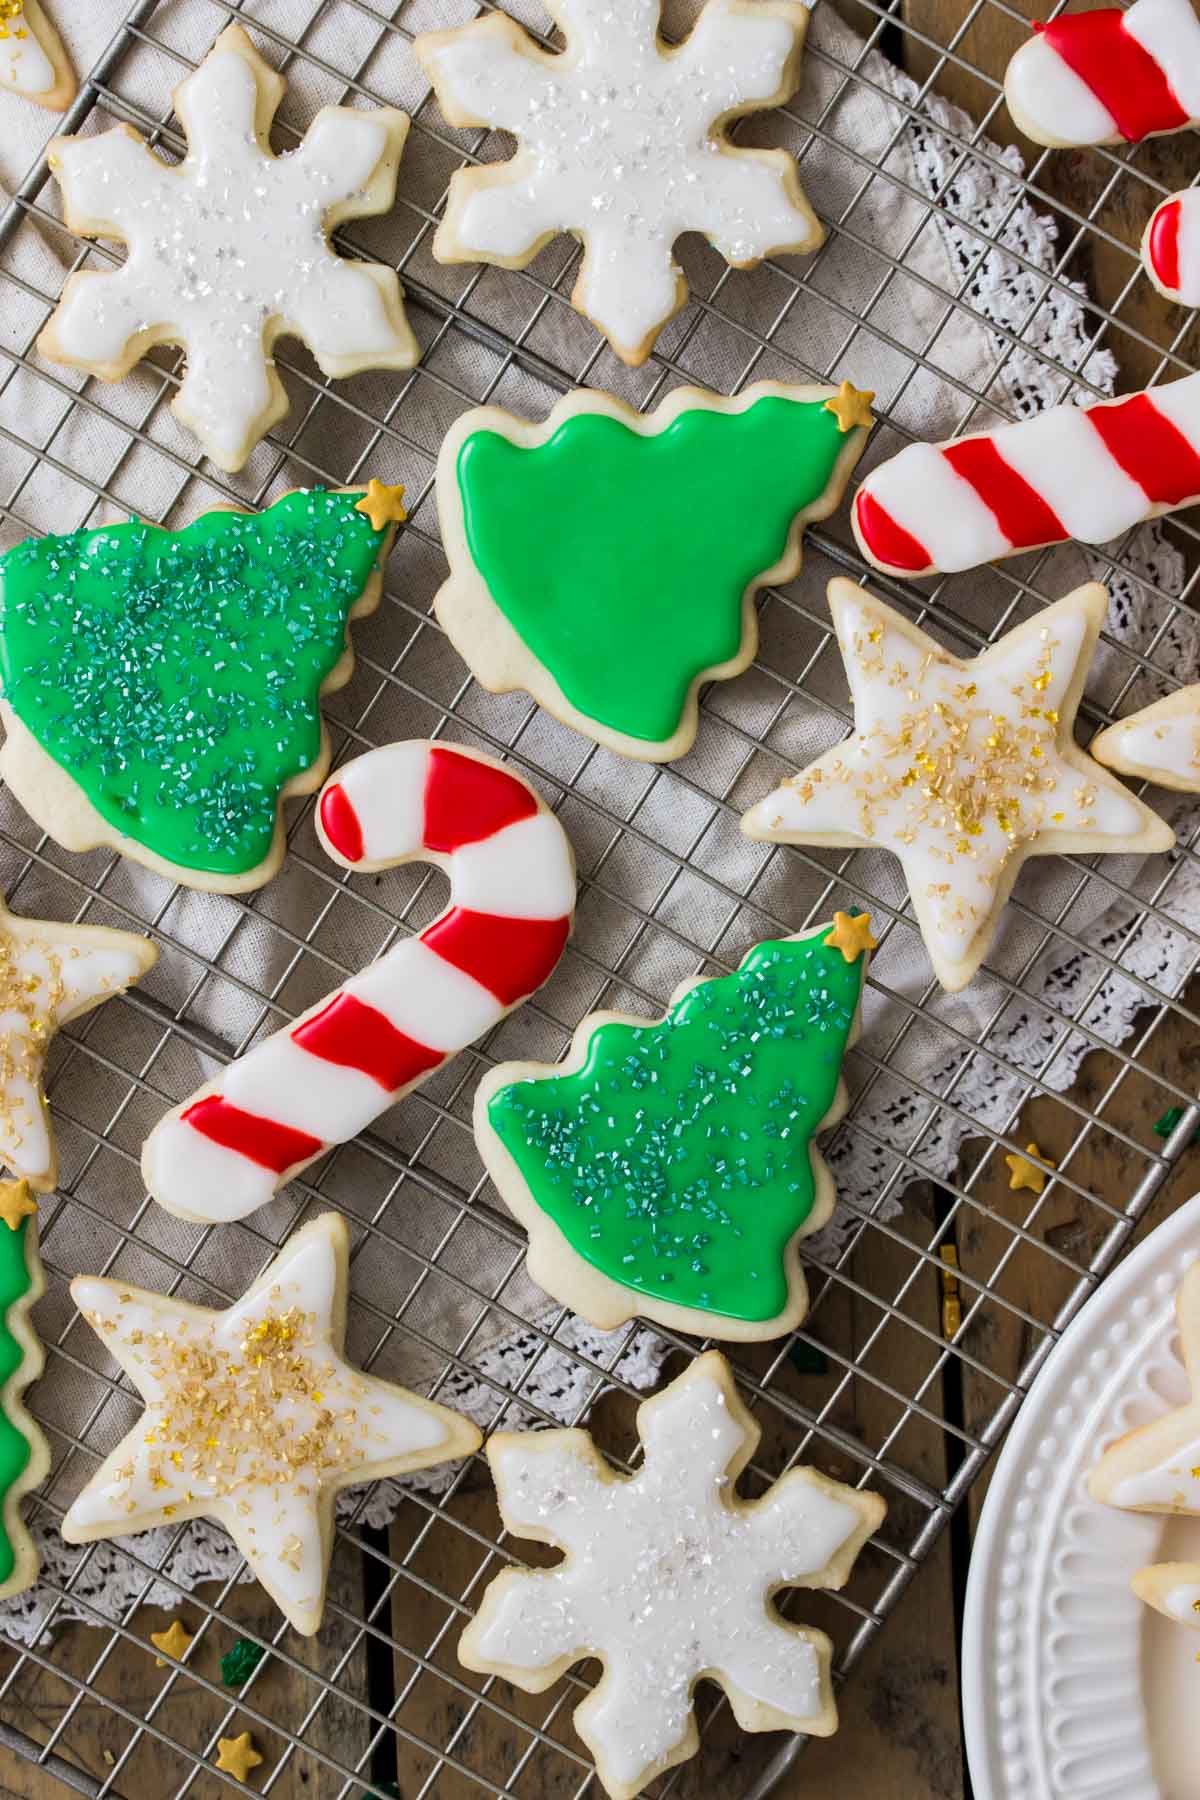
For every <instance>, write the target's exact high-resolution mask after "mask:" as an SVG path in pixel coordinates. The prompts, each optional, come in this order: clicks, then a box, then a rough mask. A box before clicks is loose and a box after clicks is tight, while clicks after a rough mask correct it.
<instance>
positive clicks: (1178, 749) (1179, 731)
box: [1088, 682, 1200, 794]
mask: <svg viewBox="0 0 1200 1800" xmlns="http://www.w3.org/2000/svg"><path fill="white" fill-rule="evenodd" d="M1088 748H1089V749H1090V751H1091V754H1092V755H1093V756H1094V757H1095V759H1096V761H1097V762H1100V763H1103V764H1104V766H1105V767H1106V768H1108V769H1116V770H1117V771H1118V772H1119V773H1120V774H1122V775H1133V776H1137V777H1140V779H1141V780H1143V781H1153V782H1154V783H1155V785H1156V786H1158V787H1164V788H1175V789H1177V790H1178V791H1179V792H1180V793H1182V794H1200V682H1197V683H1195V684H1193V686H1191V687H1185V688H1180V689H1179V691H1178V693H1175V694H1168V695H1167V697H1166V699H1165V700H1156V701H1155V702H1154V704H1153V705H1152V706H1145V707H1143V708H1142V710H1141V712H1137V713H1133V714H1132V715H1131V716H1130V717H1129V718H1128V719H1122V720H1121V721H1120V722H1119V724H1116V725H1110V726H1109V728H1108V730H1107V731H1102V732H1101V733H1100V735H1099V736H1098V737H1095V738H1093V739H1092V742H1091V744H1090V745H1089V746H1088Z"/></svg>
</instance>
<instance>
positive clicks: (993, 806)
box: [742, 578, 1175, 991]
mask: <svg viewBox="0 0 1200 1800" xmlns="http://www.w3.org/2000/svg"><path fill="white" fill-rule="evenodd" d="M829 604H830V607H831V609H832V612H833V619H834V625H835V627H836V630H837V638H838V646H839V648H840V650H841V653H842V658H843V661H844V662H845V665H846V674H847V677H848V679H849V683H850V695H851V700H852V702H853V706H854V727H853V730H852V732H851V734H850V736H849V737H848V738H845V739H843V740H842V741H841V742H840V743H839V744H836V745H835V746H834V747H833V748H832V749H831V750H827V751H826V752H825V754H824V755H823V756H821V757H819V758H818V759H817V761H816V762H814V763H812V764H810V765H809V767H808V768H806V769H802V770H801V771H800V772H799V773H798V774H795V775H790V776H788V777H787V778H786V779H785V780H784V781H782V782H781V783H780V785H779V786H778V787H777V788H776V789H775V791H774V793H772V794H769V795H768V796H767V798H766V799H765V800H760V801H759V802H758V804H757V805H756V806H753V807H751V809H750V811H749V812H748V813H747V814H746V815H745V818H744V819H743V821H742V829H743V830H744V831H745V832H746V834H747V836H749V837H752V838H757V839H760V840H762V841H765V842H768V843H777V844H815V845H823V846H829V847H833V848H845V849H852V848H855V847H857V846H860V845H871V846H875V847H878V848H881V849H886V850H890V851H891V852H892V853H893V854H894V855H895V856H897V857H898V858H899V860H900V863H901V866H902V868H903V870H904V874H905V878H906V880H907V882H908V890H909V894H910V896H911V901H912V907H913V911H914V913H915V914H916V918H917V923H918V925H919V926H920V929H921V935H922V937H923V938H924V940H925V946H926V948H927V950H928V951H929V957H930V961H931V962H932V964H933V967H934V971H935V973H936V974H937V977H938V980H939V981H940V982H941V983H942V986H943V987H945V988H947V989H949V990H951V991H954V990H956V989H958V988H962V987H965V986H966V984H967V982H968V981H970V979H971V977H972V976H973V975H974V973H975V971H976V970H977V969H978V967H979V965H980V963H981V962H982V961H983V959H984V957H985V956H986V955H987V953H988V950H989V948H990V947H991V944H992V941H993V939H994V937H995V934H996V930H997V927H998V925H999V922H1000V917H1001V914H1002V912H1003V910H1004V905H1005V902H1006V901H1007V899H1008V896H1009V894H1010V893H1011V891H1012V887H1013V884H1014V882H1015V881H1016V879H1017V876H1018V874H1019V873H1020V870H1021V867H1022V864H1023V863H1024V862H1025V860H1026V858H1027V857H1030V856H1046V855H1051V854H1080V855H1087V854H1089V853H1094V852H1096V851H1098V850H1103V851H1109V852H1113V853H1116V852H1126V851H1143V852H1148V851H1159V850H1169V849H1170V847H1171V845H1172V844H1173V843H1174V841H1175V834H1174V833H1173V832H1172V830H1171V829H1170V827H1169V826H1168V825H1166V824H1165V823H1164V822H1163V821H1162V820H1161V819H1160V818H1159V817H1158V815H1157V814H1156V813H1154V812H1152V811H1151V810H1150V808H1149V807H1148V806H1145V805H1143V804H1142V802H1141V801H1140V800H1137V799H1135V798H1134V796H1133V795H1132V794H1131V793H1130V792H1129V790H1128V789H1127V788H1125V787H1124V786H1122V784H1121V783H1120V782H1119V781H1117V780H1116V779H1115V777H1113V776H1111V775H1109V774H1108V773H1107V771H1106V770H1105V769H1103V768H1101V766H1100V764H1099V763H1097V762H1094V761H1092V759H1091V758H1090V757H1089V756H1087V755H1086V754H1085V753H1084V751H1082V750H1081V749H1080V748H1079V746H1078V745H1077V744H1076V742H1075V738H1074V734H1073V730H1074V723H1075V712H1076V708H1077V707H1078V705H1079V700H1080V696H1081V695H1082V693H1083V685H1084V681H1085V679H1086V676H1087V671H1088V666H1089V664H1090V662H1091V660H1092V654H1093V652H1094V650H1095V646H1096V640H1097V638H1098V637H1099V633H1100V627H1101V625H1102V623H1103V621H1104V616H1105V612H1106V610H1107V607H1108V593H1107V590H1106V589H1105V588H1103V587H1102V586H1101V585H1100V584H1099V583H1098V582H1092V583H1091V584H1089V585H1088V586H1087V587H1082V588H1078V589H1077V590H1076V591H1075V592H1074V593H1073V594H1069V595H1068V596H1067V598H1066V599H1065V600H1060V601H1058V603H1057V604H1056V605H1054V606H1048V607H1045V608H1044V609H1043V610H1042V611H1041V612H1039V613H1036V614H1035V615H1034V617H1033V618H1031V619H1027V620H1026V621H1025V622H1024V624H1021V625H1018V626H1017V627H1016V628H1015V629H1014V630H1012V631H1010V632H1008V633H1007V634H1006V635H1005V636H1004V637H1002V638H1000V639H999V641H998V642H997V643H995V644H993V645H991V646H990V648H988V649H987V650H985V651H984V652H983V653H982V654H981V655H979V656H976V657H973V658H971V659H969V660H963V659H961V658H959V657H956V656H951V655H950V654H949V653H948V652H947V651H945V650H943V649H942V647H941V646H940V644H938V642H937V641H936V639H934V638H932V637H930V636H929V634H928V633H927V632H925V631H922V630H921V629H920V627H919V626H916V625H913V624H911V623H910V622H909V621H908V620H907V619H905V618H903V617H902V616H901V615H900V614H899V613H897V612H894V611H893V610H892V608H891V607H890V606H885V605H884V604H883V602H882V601H880V600H876V599H875V598H874V597H873V596H872V595H871V594H869V593H867V591H866V590H865V589H864V588H861V587H858V586H857V585H856V583H854V582H852V581H847V580H844V579H841V578H839V579H838V580H835V581H832V582H830V584H829Z"/></svg>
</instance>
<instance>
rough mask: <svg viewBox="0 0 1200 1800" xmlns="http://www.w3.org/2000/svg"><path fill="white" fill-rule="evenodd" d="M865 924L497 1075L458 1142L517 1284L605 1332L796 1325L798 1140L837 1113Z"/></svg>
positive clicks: (822, 1203)
mask: <svg viewBox="0 0 1200 1800" xmlns="http://www.w3.org/2000/svg"><path fill="white" fill-rule="evenodd" d="M873 944H874V939H873V938H872V937H871V935H870V921H869V919H868V918H867V916H866V914H860V915H858V917H857V918H854V919H851V918H850V917H849V916H848V915H847V914H846V913H839V914H838V915H837V919H836V921H835V923H834V926H833V927H832V929H831V927H830V926H829V925H822V926H819V927H818V928H817V930H816V931H815V932H811V933H808V934H805V935H803V936H799V937H793V938H784V939H782V940H780V941H778V942H768V943H764V944H756V945H755V947H754V949H753V950H751V951H750V952H749V954H748V955H747V956H746V958H745V960H744V961H743V963H742V965H741V967H740V968H739V969H737V970H735V971H734V973H733V974H732V975H722V976H717V977H716V978H714V979H712V980H708V981H704V980H699V979H695V980H692V981H688V982H685V983H684V985H683V986H682V987H681V988H679V989H678V990H677V992H676V993H675V995H674V997H673V998H672V1001H671V1004H670V1007H669V1009H668V1011H667V1014H666V1017H665V1018H663V1019H662V1020H660V1021H658V1022H656V1023H654V1024H649V1023H647V1022H646V1021H645V1020H644V1019H636V1018H629V1017H626V1016H624V1015H623V1014H620V1013H590V1014H589V1015H588V1017H587V1018H586V1019H584V1020H583V1022H582V1024H581V1025H580V1026H579V1028H578V1029H577V1031H576V1033H575V1041H574V1043H573V1045H572V1047H571V1052H570V1055H569V1056H568V1058H567V1060H566V1062H565V1063H564V1064H563V1065H562V1066H561V1067H554V1066H551V1065H549V1064H546V1063H502V1064H501V1065H500V1066H499V1068H496V1069H493V1070H491V1071H490V1073H489V1074H488V1075H487V1076H485V1078H484V1080H483V1081H482V1082H481V1083H480V1086H479V1088H478V1089H477V1091H476V1096H475V1141H476V1143H477V1144H478V1145H479V1150H480V1154H481V1155H482V1157H483V1160H484V1162H485V1163H486V1164H487V1167H488V1171H489V1173H490V1174H491V1176H492V1179H493V1180H494V1181H495V1183H496V1186H497V1187H498V1188H499V1190H500V1193H501V1195H502V1196H503V1198H504V1201H505V1203H506V1204H507V1206H508V1207H509V1210H510V1211H511V1212H513V1213H514V1214H515V1215H516V1217H517V1218H518V1219H519V1220H520V1221H521V1223H522V1225H524V1226H525V1229H526V1230H527V1231H528V1233H529V1256H528V1267H529V1273H530V1274H531V1275H532V1277H533V1279H534V1280H535V1281H537V1282H539V1283H540V1285H541V1286H542V1287H544V1288H545V1289H546V1291H547V1293H550V1294H553V1296H554V1298H555V1299H556V1300H559V1301H561V1302H562V1304H563V1305H564V1306H570V1307H572V1308H573V1309H574V1310H575V1311H576V1312H578V1313H581V1314H582V1315H583V1317H584V1318H585V1319H587V1320H589V1321H590V1323H591V1324H593V1325H598V1326H599V1327H601V1329H603V1330H606V1331H607V1330H611V1329H613V1328H614V1327H616V1326H617V1325H620V1324H623V1323H624V1321H625V1320H626V1319H631V1318H634V1317H635V1316H637V1315H639V1314H640V1315H641V1316H642V1317H643V1318H647V1319H654V1320H656V1321H658V1322H659V1323H660V1324H664V1325H668V1326H671V1327H673V1328H674V1329H676V1330H679V1331H691V1332H694V1333H695V1334H696V1335H697V1336H700V1337H719V1338H727V1339H757V1338H772V1337H779V1336H780V1335H781V1334H782V1333H783V1332H786V1331H791V1330H793V1329H794V1328H795V1326H797V1325H798V1324H799V1323H800V1321H801V1319H802V1318H803V1317H804V1314H805V1312H806V1311H807V1310H808V1289H807V1286H806V1283H805V1280H804V1274H803V1271H802V1269H801V1267H800V1257H799V1252H798V1245H799V1241H800V1239H801V1238H803V1237H807V1236H808V1235H809V1234H810V1233H811V1232H813V1231H816V1230H818V1229H819V1228H820V1226H822V1225H823V1224H824V1223H825V1221H826V1220H827V1219H828V1217H829V1215H830V1213H831V1211H832V1210H833V1199H834V1194H833V1180H832V1177H831V1176H830V1173H829V1170H828V1168H827V1166H826V1164H825V1161H824V1158H823V1157H822V1156H820V1155H819V1153H818V1152H817V1150H816V1149H815V1147H814V1145H813V1138H814V1136H815V1135H816V1133H817V1132H818V1131H820V1130H822V1129H824V1128H826V1127H828V1126H830V1125H833V1124H834V1123H835V1122H836V1120H837V1119H839V1118H840V1117H841V1115H842V1113H843V1112H844V1110H845V1105H846V1093H845V1088H844V1086H843V1083H842V1059H843V1056H844V1055H845V1052H846V1049H847V1047H848V1046H849V1045H850V1044H851V1043H852V1042H853V1040H854V1038H855V1036H856V1034H857V1030H858V1011H859V1005H860V1002H861V999H862V990H863V982H864V979H865V976H866V966H867V958H866V956H865V954H864V952H865V951H866V950H867V949H869V948H871V947H872V946H873Z"/></svg>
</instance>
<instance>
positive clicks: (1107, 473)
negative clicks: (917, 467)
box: [995, 406, 1150, 544]
mask: <svg viewBox="0 0 1200 1800" xmlns="http://www.w3.org/2000/svg"><path fill="white" fill-rule="evenodd" d="M995 443H996V448H997V450H998V451H999V452H1000V454H1001V456H1002V457H1003V458H1004V460H1005V462H1006V463H1008V465H1009V467H1010V468H1013V469H1015V470H1016V471H1017V473H1018V474H1019V475H1023V476H1024V478H1025V480H1026V481H1027V482H1028V483H1029V485H1030V487H1031V488H1035V489H1036V490H1037V492H1038V493H1039V494H1041V495H1042V497H1043V498H1044V499H1045V500H1046V502H1047V504H1048V505H1049V506H1050V507H1051V509H1052V510H1053V511H1054V512H1055V513H1056V514H1057V515H1058V517H1059V519H1060V520H1061V521H1062V523H1063V525H1064V527H1065V528H1066V534H1067V536H1068V537H1074V538H1078V539H1079V540H1080V542H1081V543H1084V544H1104V543H1107V542H1108V541H1109V539H1110V538H1114V537H1116V536H1118V535H1119V533H1120V532H1122V531H1127V530H1128V529H1129V527H1130V526H1131V525H1136V524H1137V523H1138V521H1139V520H1141V519H1144V518H1146V517H1147V515H1148V513H1149V512H1150V502H1149V500H1148V499H1147V498H1146V493H1145V490H1144V489H1143V488H1140V487H1139V486H1138V484H1137V482H1136V481H1132V480H1131V479H1130V477H1129V476H1128V475H1127V474H1126V473H1125V471H1124V469H1122V467H1121V465H1120V464H1119V463H1118V462H1116V461H1114V459H1113V457H1112V455H1111V454H1110V452H1109V450H1108V449H1107V447H1106V445H1105V442H1104V439H1103V438H1102V437H1101V436H1100V433H1099V432H1098V431H1097V430H1096V428H1095V426H1094V425H1092V424H1089V422H1088V416H1087V411H1086V410H1085V409H1083V408H1081V407H1078V406H1055V407H1051V409H1050V410H1049V412H1044V413H1039V414H1038V416H1037V418H1036V419H1024V420H1022V422H1021V423H1020V424H1019V425H1008V426H1005V427H1004V428H1002V429H1001V430H1000V431H998V432H997V433H996V436H995Z"/></svg>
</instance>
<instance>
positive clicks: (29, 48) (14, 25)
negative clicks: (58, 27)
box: [0, 13, 55, 94]
mask: <svg viewBox="0 0 1200 1800" xmlns="http://www.w3.org/2000/svg"><path fill="white" fill-rule="evenodd" d="M54 85H55V74H54V64H53V63H52V62H51V61H50V58H49V57H48V56H47V55H46V52H45V51H44V50H43V49H42V46H41V44H40V43H39V42H38V39H37V36H36V34H35V32H34V30H33V27H32V26H31V25H30V24H29V21H28V20H27V19H26V17H25V15H24V13H18V14H17V16H16V17H15V18H13V19H3V20H0V88H6V87H7V88H15V89H16V91H17V93H18V94H48V93H49V92H50V90H51V88H52V87H54Z"/></svg>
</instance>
